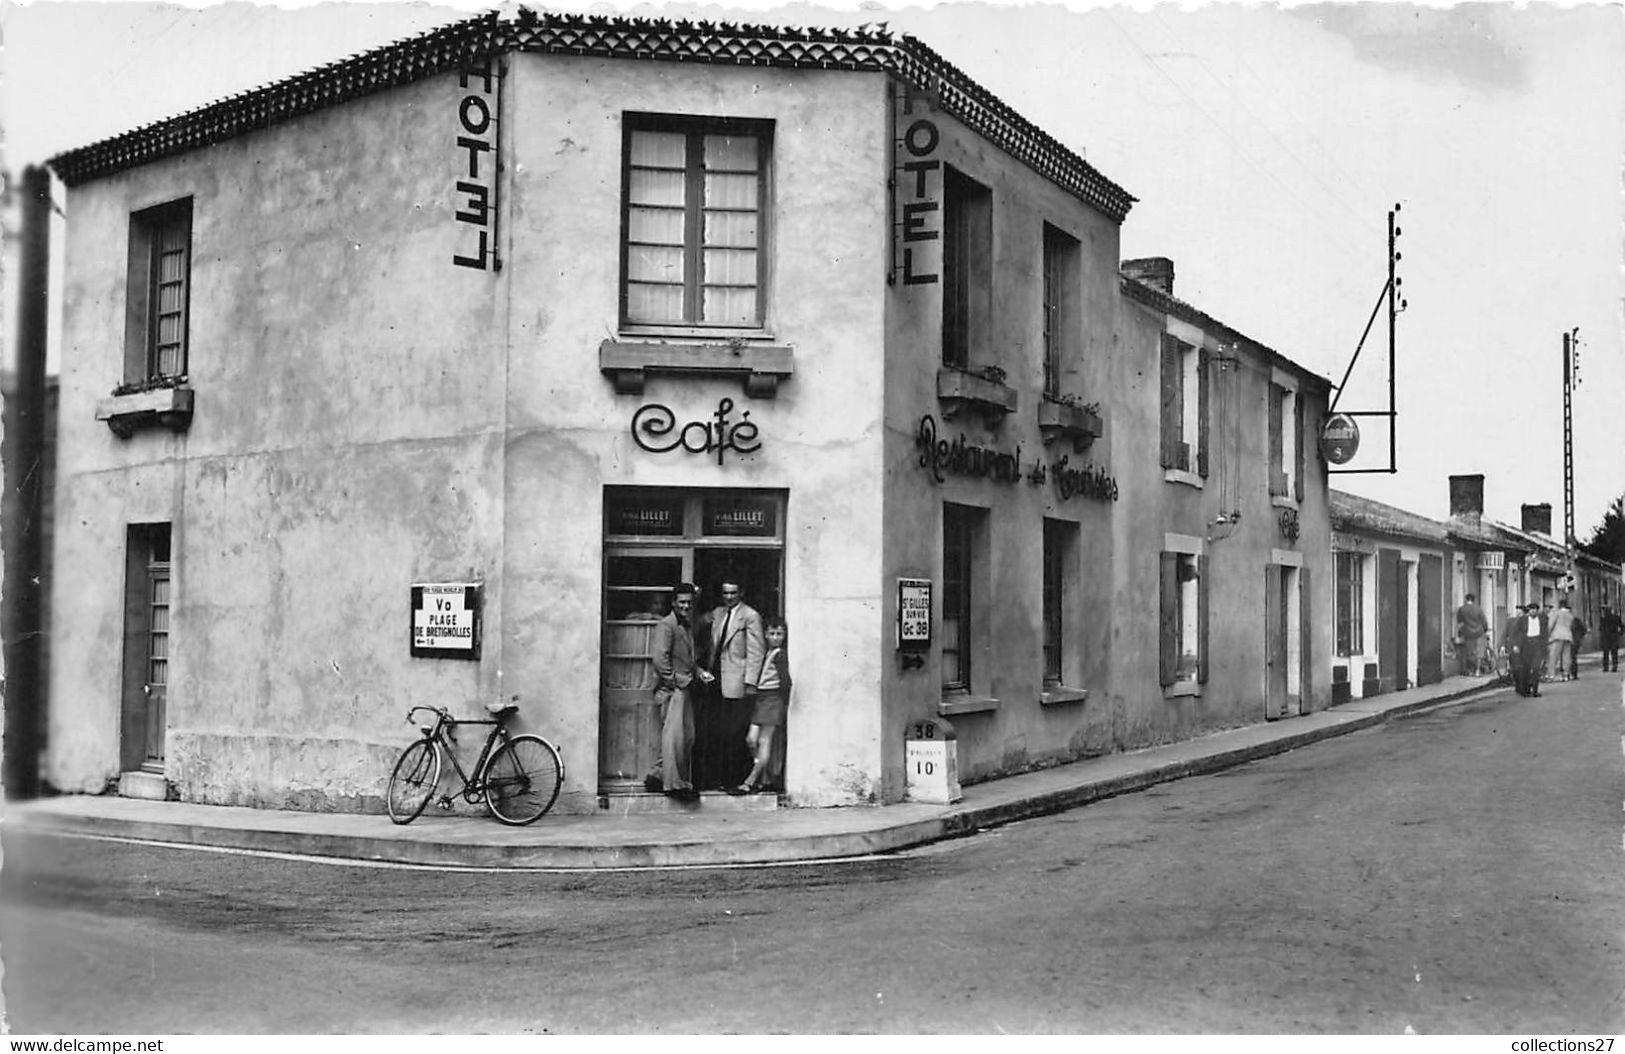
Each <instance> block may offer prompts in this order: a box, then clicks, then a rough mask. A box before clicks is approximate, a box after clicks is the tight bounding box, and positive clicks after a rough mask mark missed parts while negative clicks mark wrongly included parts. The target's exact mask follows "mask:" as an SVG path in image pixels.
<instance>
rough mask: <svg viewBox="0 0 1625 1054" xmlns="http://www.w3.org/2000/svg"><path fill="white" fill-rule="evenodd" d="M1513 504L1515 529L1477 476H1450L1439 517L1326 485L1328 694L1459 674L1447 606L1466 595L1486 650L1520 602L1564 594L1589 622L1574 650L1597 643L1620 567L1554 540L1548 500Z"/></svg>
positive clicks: (1617, 594)
mask: <svg viewBox="0 0 1625 1054" xmlns="http://www.w3.org/2000/svg"><path fill="white" fill-rule="evenodd" d="M1521 513H1522V517H1521V518H1522V522H1521V524H1520V525H1519V526H1518V527H1512V526H1510V525H1508V524H1503V523H1498V522H1496V521H1493V520H1489V519H1486V518H1485V517H1484V477H1483V476H1481V475H1461V476H1452V477H1450V518H1449V519H1448V520H1445V521H1440V520H1433V519H1429V518H1427V517H1425V516H1419V515H1417V514H1415V513H1412V512H1407V511H1405V510H1403V509H1397V508H1395V507H1393V506H1391V505H1385V504H1383V503H1381V502H1377V501H1372V500H1370V499H1367V498H1362V497H1358V496H1356V495H1353V494H1347V493H1344V492H1342V491H1338V490H1333V491H1332V492H1331V521H1332V550H1333V553H1332V562H1333V568H1334V570H1333V573H1334V574H1335V575H1336V582H1337V584H1336V593H1335V597H1334V599H1333V608H1334V614H1333V649H1334V652H1333V659H1332V699H1333V701H1334V702H1343V701H1346V700H1348V699H1358V698H1363V697H1365V696H1370V695H1377V694H1380V693H1382V692H1390V691H1395V690H1399V689H1404V688H1408V687H1411V686H1413V685H1424V684H1433V683H1436V682H1438V681H1440V680H1442V679H1443V678H1444V677H1445V676H1447V675H1450V674H1455V673H1463V672H1467V671H1465V670H1464V669H1463V657H1464V656H1463V652H1464V649H1461V648H1459V647H1458V645H1459V644H1460V641H1459V639H1458V638H1459V634H1458V632H1457V629H1456V618H1455V613H1456V611H1457V610H1458V609H1459V608H1460V607H1461V605H1462V604H1463V603H1464V602H1465V601H1466V599H1467V596H1468V595H1469V594H1471V595H1472V596H1473V597H1474V598H1475V599H1476V602H1477V603H1478V605H1479V606H1480V607H1481V608H1482V609H1483V612H1484V615H1485V618H1486V621H1487V622H1488V624H1489V645H1490V647H1492V648H1499V647H1500V646H1501V645H1502V644H1503V643H1504V641H1503V634H1504V629H1505V627H1506V624H1507V622H1508V620H1510V619H1511V618H1512V617H1513V615H1514V614H1516V610H1517V609H1518V608H1519V607H1521V606H1523V605H1525V604H1530V603H1537V604H1542V605H1546V606H1555V605H1556V604H1557V603H1558V602H1559V601H1563V600H1567V601H1568V602H1569V604H1570V606H1571V607H1572V608H1573V609H1574V612H1575V614H1576V615H1578V616H1579V617H1580V618H1581V619H1582V620H1583V621H1584V622H1585V624H1586V626H1587V627H1589V632H1588V634H1587V636H1586V638H1585V639H1584V640H1583V641H1582V642H1581V650H1582V651H1584V650H1589V649H1595V648H1596V646H1597V639H1598V636H1597V632H1596V629H1597V627H1598V626H1599V625H1600V619H1601V616H1602V610H1603V608H1605V607H1609V608H1612V609H1613V610H1615V611H1619V610H1620V601H1621V574H1620V566H1619V565H1618V564H1613V563H1609V562H1608V561H1606V560H1601V559H1598V558H1597V557H1594V556H1592V555H1591V554H1589V553H1586V552H1584V551H1581V550H1578V549H1576V550H1574V551H1573V552H1570V551H1568V550H1566V549H1565V547H1564V546H1563V544H1562V543H1561V542H1559V541H1557V540H1555V539H1553V538H1552V533H1551V528H1552V507H1551V506H1550V505H1549V504H1544V503H1543V504H1538V505H1536V504H1530V505H1524V506H1522V509H1521ZM1570 576H1572V579H1571V578H1570Z"/></svg>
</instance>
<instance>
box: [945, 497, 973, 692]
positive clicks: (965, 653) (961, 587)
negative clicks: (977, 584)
mask: <svg viewBox="0 0 1625 1054" xmlns="http://www.w3.org/2000/svg"><path fill="white" fill-rule="evenodd" d="M975 517H976V510H974V509H970V508H967V507H965V506H963V505H944V506H943V507H942V687H943V689H944V690H945V691H961V692H964V691H969V690H970V684H971V679H970V678H971V600H972V597H971V572H972V566H971V565H972V561H973V559H974V557H975V553H974V543H975V537H974V536H975V527H976V522H975Z"/></svg>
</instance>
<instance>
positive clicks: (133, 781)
mask: <svg viewBox="0 0 1625 1054" xmlns="http://www.w3.org/2000/svg"><path fill="white" fill-rule="evenodd" d="M118 793H119V797H121V798H143V799H145V800H147V801H167V800H168V798H169V784H168V783H167V782H166V781H165V780H164V776H163V773H161V772H140V771H137V772H121V773H119V778H118Z"/></svg>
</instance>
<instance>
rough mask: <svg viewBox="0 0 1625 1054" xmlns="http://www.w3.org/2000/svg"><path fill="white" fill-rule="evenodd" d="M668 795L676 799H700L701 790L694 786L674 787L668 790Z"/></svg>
mask: <svg viewBox="0 0 1625 1054" xmlns="http://www.w3.org/2000/svg"><path fill="white" fill-rule="evenodd" d="M666 797H668V798H671V799H672V800H674V801H699V800H700V792H699V791H697V790H695V789H694V788H693V787H673V788H672V789H671V790H669V791H667V792H666Z"/></svg>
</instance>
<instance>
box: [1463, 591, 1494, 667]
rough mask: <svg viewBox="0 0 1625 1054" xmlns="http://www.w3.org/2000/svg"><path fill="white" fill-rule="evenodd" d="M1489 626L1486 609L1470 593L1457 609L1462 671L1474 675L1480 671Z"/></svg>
mask: <svg viewBox="0 0 1625 1054" xmlns="http://www.w3.org/2000/svg"><path fill="white" fill-rule="evenodd" d="M1489 628H1490V627H1489V623H1488V622H1486V621H1485V620H1484V610H1483V609H1482V608H1480V607H1479V606H1478V598H1477V597H1476V596H1474V595H1473V594H1471V593H1468V594H1467V599H1466V601H1465V602H1463V603H1462V605H1461V607H1459V608H1457V609H1456V639H1457V640H1459V641H1461V672H1462V673H1464V674H1467V675H1468V676H1474V675H1476V674H1477V673H1478V672H1479V669H1480V667H1481V665H1482V662H1483V647H1484V635H1485V634H1486V633H1488V632H1489Z"/></svg>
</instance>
